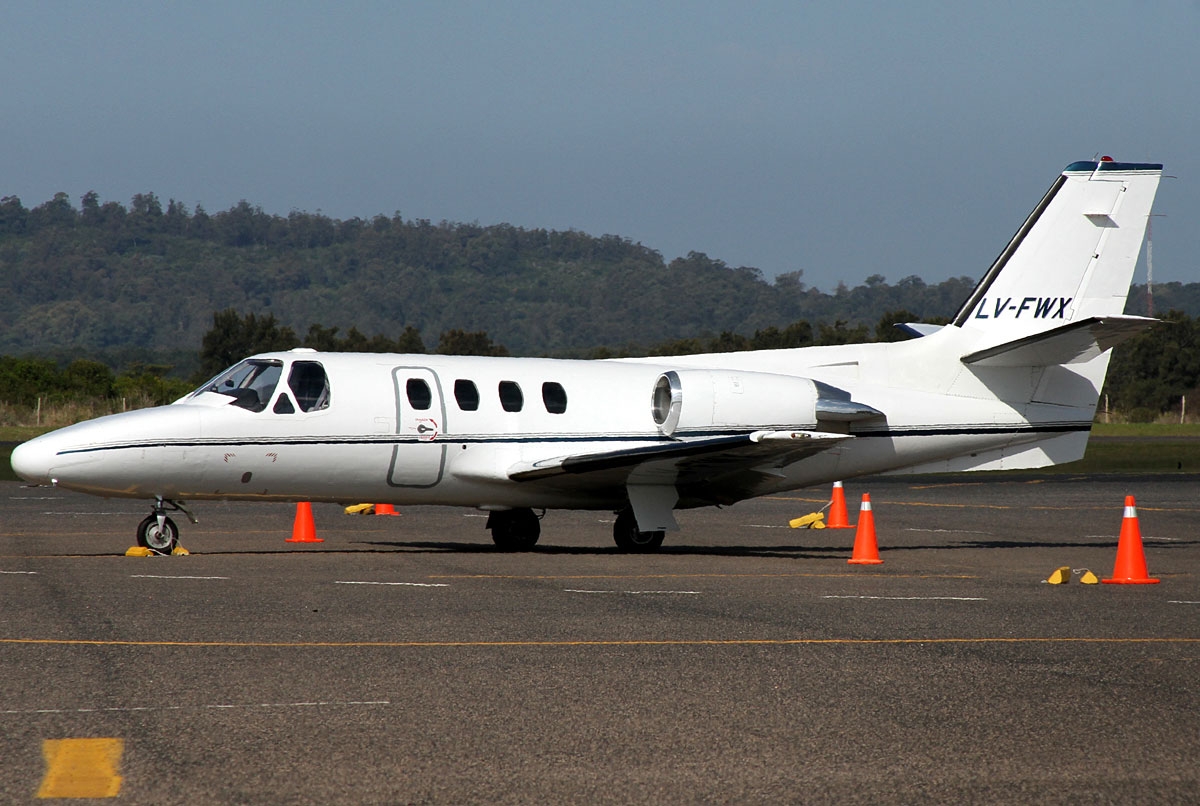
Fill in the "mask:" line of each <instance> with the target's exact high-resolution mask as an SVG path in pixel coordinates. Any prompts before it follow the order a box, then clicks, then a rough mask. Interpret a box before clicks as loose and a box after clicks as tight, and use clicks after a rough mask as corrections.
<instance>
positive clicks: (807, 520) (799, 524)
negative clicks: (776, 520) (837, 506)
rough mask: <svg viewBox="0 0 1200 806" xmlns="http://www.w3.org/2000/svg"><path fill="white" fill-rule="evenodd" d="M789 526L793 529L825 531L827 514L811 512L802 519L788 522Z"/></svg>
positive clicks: (793, 519)
mask: <svg viewBox="0 0 1200 806" xmlns="http://www.w3.org/2000/svg"><path fill="white" fill-rule="evenodd" d="M788 526H790V527H792V528H793V529H824V528H825V513H824V512H810V513H808V514H807V515H805V516H804V517H802V518H792V519H791V520H790V521H788Z"/></svg>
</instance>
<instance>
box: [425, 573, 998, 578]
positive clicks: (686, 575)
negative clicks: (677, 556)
mask: <svg viewBox="0 0 1200 806" xmlns="http://www.w3.org/2000/svg"><path fill="white" fill-rule="evenodd" d="M847 577H860V578H865V577H886V578H887V579H979V576H978V575H975V574H871V573H854V572H850V573H840V574H429V575H428V576H427V577H425V578H426V579H790V578H805V579H843V578H847Z"/></svg>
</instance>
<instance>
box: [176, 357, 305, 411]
mask: <svg viewBox="0 0 1200 806" xmlns="http://www.w3.org/2000/svg"><path fill="white" fill-rule="evenodd" d="M282 374H283V362H282V361H272V360H268V359H262V358H251V359H247V360H245V361H242V362H241V363H239V364H235V365H234V366H232V367H230V368H229V369H227V370H225V372H223V373H221V374H220V375H218V376H217V377H216V378H213V379H212V380H211V381H210V382H208V383H207V384H205V385H204V386H202V387H200V388H199V389H197V390H196V391H195V392H194V393H193V394H197V395H198V394H201V393H203V392H216V393H217V394H219V395H228V396H229V397H231V398H233V400H231V401H230V405H232V406H239V407H241V408H243V409H247V410H249V411H262V410H263V409H265V408H266V407H267V402H268V401H270V399H271V395H272V394H274V393H275V386H276V384H278V383H279V376H280V375H282Z"/></svg>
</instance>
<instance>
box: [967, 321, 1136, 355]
mask: <svg viewBox="0 0 1200 806" xmlns="http://www.w3.org/2000/svg"><path fill="white" fill-rule="evenodd" d="M1158 321H1159V320H1158V319H1149V318H1147V317H1144V316H1103V317H1090V318H1088V319H1083V320H1081V321H1078V322H1072V323H1070V324H1068V325H1062V326H1061V327H1057V328H1054V329H1053V330H1047V331H1045V332H1043V333H1035V334H1034V335H1032V336H1026V337H1025V338H1022V339H1015V340H1013V341H1008V342H1005V343H1003V344H998V345H996V346H995V347H988V348H987V349H985V350H977V351H975V352H973V353H971V354H969V355H965V356H963V357H962V362H963V363H964V364H971V365H974V366H979V367H1048V366H1054V365H1056V364H1077V363H1082V362H1084V361H1090V360H1092V359H1093V358H1095V357H1096V356H1098V355H1100V354H1101V353H1103V352H1104V351H1105V350H1108V349H1111V348H1112V347H1115V346H1116V345H1118V344H1120V343H1121V342H1123V341H1125V340H1126V339H1128V338H1131V337H1133V336H1136V335H1137V334H1138V333H1141V332H1142V331H1143V330H1145V329H1146V328H1148V327H1150V326H1151V325H1153V324H1156V323H1157V322H1158Z"/></svg>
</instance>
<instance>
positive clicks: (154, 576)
mask: <svg viewBox="0 0 1200 806" xmlns="http://www.w3.org/2000/svg"><path fill="white" fill-rule="evenodd" d="M129 577H130V578H131V579H229V577H189V576H175V575H173V574H130V575H129Z"/></svg>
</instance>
